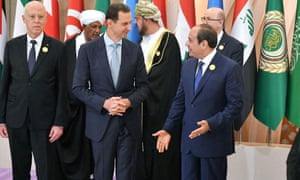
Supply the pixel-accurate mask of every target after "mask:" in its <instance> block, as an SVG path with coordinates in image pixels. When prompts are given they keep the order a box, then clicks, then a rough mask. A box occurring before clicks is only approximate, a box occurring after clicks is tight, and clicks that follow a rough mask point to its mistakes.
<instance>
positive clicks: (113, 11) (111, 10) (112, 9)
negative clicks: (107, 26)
mask: <svg viewBox="0 0 300 180" xmlns="http://www.w3.org/2000/svg"><path fill="white" fill-rule="evenodd" d="M120 11H121V12H125V13H128V12H130V8H129V7H128V6H127V5H125V4H123V3H113V4H111V5H110V6H109V7H108V9H107V11H106V15H105V17H106V20H108V19H111V20H113V21H117V20H118V19H119V12H120Z"/></svg>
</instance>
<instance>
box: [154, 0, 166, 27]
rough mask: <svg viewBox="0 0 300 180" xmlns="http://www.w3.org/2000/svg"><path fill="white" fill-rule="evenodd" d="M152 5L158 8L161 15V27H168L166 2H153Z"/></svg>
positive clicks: (158, 0)
mask: <svg viewBox="0 0 300 180" xmlns="http://www.w3.org/2000/svg"><path fill="white" fill-rule="evenodd" d="M153 3H154V4H155V5H156V6H157V7H158V9H159V11H160V13H161V19H162V22H163V25H164V26H165V27H166V26H167V25H168V23H167V12H166V1H165V0H153Z"/></svg>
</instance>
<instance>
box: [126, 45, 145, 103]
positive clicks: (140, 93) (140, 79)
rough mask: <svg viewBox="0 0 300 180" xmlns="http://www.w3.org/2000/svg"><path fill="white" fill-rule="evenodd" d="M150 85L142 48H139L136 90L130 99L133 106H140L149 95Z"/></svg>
mask: <svg viewBox="0 0 300 180" xmlns="http://www.w3.org/2000/svg"><path fill="white" fill-rule="evenodd" d="M148 93H149V87H148V80H147V73H146V69H145V63H144V56H143V52H142V49H141V48H140V47H139V48H138V55H137V66H136V73H135V91H134V93H132V94H131V95H130V96H129V97H128V99H129V100H130V102H131V106H132V107H136V106H139V105H140V104H141V103H142V102H143V101H144V100H145V99H146V98H147V96H148Z"/></svg>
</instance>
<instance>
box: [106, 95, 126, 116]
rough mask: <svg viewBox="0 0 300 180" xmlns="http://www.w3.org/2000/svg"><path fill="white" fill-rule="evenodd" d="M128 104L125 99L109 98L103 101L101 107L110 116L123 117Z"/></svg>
mask: <svg viewBox="0 0 300 180" xmlns="http://www.w3.org/2000/svg"><path fill="white" fill-rule="evenodd" d="M130 104H131V103H130V101H129V99H127V98H122V97H111V98H108V99H106V100H105V102H104V105H103V107H104V108H105V109H106V110H107V111H108V113H109V115H111V116H123V114H124V113H125V112H126V110H127V109H128V108H129V107H130Z"/></svg>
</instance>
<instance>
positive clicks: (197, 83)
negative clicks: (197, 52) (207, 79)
mask: <svg viewBox="0 0 300 180" xmlns="http://www.w3.org/2000/svg"><path fill="white" fill-rule="evenodd" d="M203 64H204V63H203V62H202V61H199V62H198V72H197V74H196V76H195V81H194V92H196V90H197V89H198V86H199V83H200V81H201V78H202V66H203Z"/></svg>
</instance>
